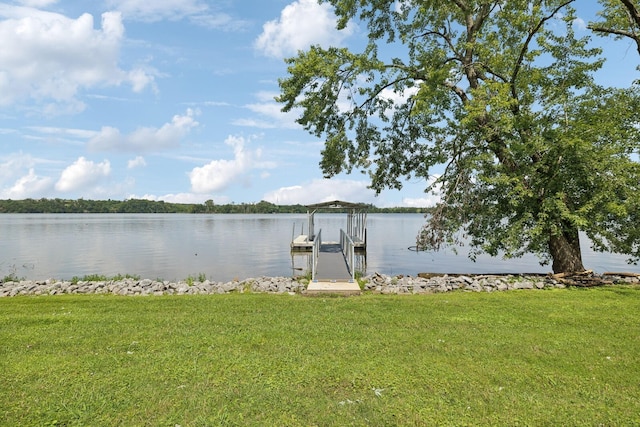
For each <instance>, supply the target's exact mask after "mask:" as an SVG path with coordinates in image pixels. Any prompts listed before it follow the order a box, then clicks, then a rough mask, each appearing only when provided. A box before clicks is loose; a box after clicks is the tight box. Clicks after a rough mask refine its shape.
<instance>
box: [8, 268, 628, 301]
mask: <svg viewBox="0 0 640 427" xmlns="http://www.w3.org/2000/svg"><path fill="white" fill-rule="evenodd" d="M600 279H602V280H603V281H606V282H605V283H635V284H637V283H639V282H640V280H639V278H638V277H623V276H617V275H613V276H612V275H608V276H605V275H603V276H601V277H600ZM360 282H361V283H363V284H362V285H361V288H362V289H363V290H364V291H369V292H372V293H380V294H429V293H439V292H451V291H467V292H501V291H508V290H519V289H553V288H565V287H566V286H567V285H566V284H565V283H564V281H562V280H559V279H556V278H554V277H553V276H551V275H546V276H545V275H518V274H506V275H492V274H482V275H447V274H445V275H426V274H425V275H418V276H413V277H412V276H402V275H400V276H389V275H384V274H379V273H373V274H371V275H368V276H365V277H363V278H362V279H360ZM308 283H309V282H308V280H307V279H304V278H294V277H259V278H248V279H244V280H233V281H230V282H214V281H209V280H205V281H204V282H198V281H193V282H191V281H190V282H186V281H178V282H170V281H158V280H149V279H142V280H136V279H132V278H127V279H123V280H107V281H77V282H71V281H61V280H54V279H47V280H20V281H7V282H0V297H14V296H20V295H63V294H111V295H122V296H161V295H211V294H226V293H231V292H237V293H276V294H284V293H289V294H304V293H306V288H307V285H308Z"/></svg>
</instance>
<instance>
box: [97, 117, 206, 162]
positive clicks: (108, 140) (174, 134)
mask: <svg viewBox="0 0 640 427" xmlns="http://www.w3.org/2000/svg"><path fill="white" fill-rule="evenodd" d="M198 114H199V113H198V111H195V110H192V109H190V108H189V109H187V111H186V112H185V114H183V115H178V114H176V115H175V116H173V118H172V119H171V122H169V123H165V124H164V125H162V126H161V127H159V128H155V127H141V128H138V129H136V130H135V131H133V132H132V133H130V134H128V135H123V134H121V133H120V130H119V129H117V128H114V127H111V126H104V127H103V128H102V129H101V130H100V132H99V133H98V134H97V135H95V136H94V137H93V138H91V139H90V140H89V144H88V145H89V148H90V149H92V150H116V151H134V152H139V151H157V150H163V149H168V148H173V147H177V146H179V145H180V142H181V141H182V139H183V138H184V137H185V136H186V135H187V134H188V133H189V132H190V131H191V129H193V128H195V127H197V126H198V125H199V123H198V122H197V121H196V120H195V118H194V117H195V116H196V115H198Z"/></svg>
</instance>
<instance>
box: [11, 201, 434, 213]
mask: <svg viewBox="0 0 640 427" xmlns="http://www.w3.org/2000/svg"><path fill="white" fill-rule="evenodd" d="M366 206H367V210H368V212H371V213H426V212H427V211H428V209H427V208H408V207H393V208H378V207H376V206H374V205H372V204H369V205H366ZM306 212H307V207H306V206H304V205H299V204H298V205H276V204H273V203H270V202H266V201H264V200H262V201H260V202H258V203H240V204H235V203H228V204H221V205H217V204H215V203H214V202H213V200H207V201H206V202H204V203H169V202H164V201H153V200H146V199H128V200H85V199H76V200H69V199H58V198H56V199H44V198H43V199H22V200H11V199H8V200H0V213H194V214H196V213H197V214H202V213H212V214H213V213H217V214H233V213H236V214H237V213H242V214H265V213H270V214H271V213H274V214H275V213H306ZM332 212H340V210H337V211H334V210H332Z"/></svg>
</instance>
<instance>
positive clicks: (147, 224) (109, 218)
mask: <svg viewBox="0 0 640 427" xmlns="http://www.w3.org/2000/svg"><path fill="white" fill-rule="evenodd" d="M423 222H424V217H423V215H421V214H370V215H369V216H368V218H367V236H368V237H367V243H368V247H367V255H366V260H364V259H361V260H360V261H361V263H363V267H364V268H365V269H366V273H373V272H379V273H383V274H390V275H393V274H405V275H416V274H417V273H420V272H434V273H546V272H549V271H550V270H551V268H550V266H540V264H539V263H538V260H537V258H535V257H533V256H525V257H523V258H519V259H515V260H502V259H500V258H491V257H488V256H481V257H478V259H477V261H476V262H473V261H471V260H469V259H468V258H467V255H466V254H467V252H466V250H465V248H460V249H461V250H460V251H459V254H458V255H456V254H455V253H453V251H452V250H445V251H441V252H436V253H431V252H415V251H411V250H409V249H408V248H409V247H410V246H413V245H415V236H416V234H417V233H418V231H419V230H420V227H421V225H422V224H423ZM315 224H316V225H315V228H316V231H318V230H319V229H322V238H323V240H325V241H326V240H335V241H337V240H339V230H340V228H346V215H344V214H316V220H315ZM294 226H295V227H296V229H295V233H296V234H299V233H300V230H301V228H302V227H305V228H304V230H305V232H306V226H307V216H306V215H298V214H275V215H269V214H265V215H257V214H252V215H235V214H228V215H225V214H214V215H206V214H203V215H190V214H2V215H0V278H1V277H5V276H7V275H9V274H15V275H17V276H18V277H21V278H25V279H28V280H39V279H47V278H56V279H67V280H68V279H71V278H73V277H82V276H85V275H90V274H102V275H106V276H114V275H117V274H134V275H138V276H140V277H142V278H148V279H163V280H183V279H186V278H187V277H189V276H191V277H198V276H200V275H203V274H204V275H205V276H206V277H207V278H209V279H210V280H215V281H229V280H232V279H235V278H237V279H244V278H248V277H259V276H291V275H301V274H304V273H305V271H306V270H307V268H308V265H309V262H310V260H309V256H308V255H306V254H302V255H295V256H292V255H291V252H290V246H289V245H290V242H291V239H292V235H293V233H294ZM585 240H586V239H583V241H582V249H583V260H584V264H585V267H586V268H589V269H593V270H595V271H596V272H604V271H632V272H639V271H640V270H639V269H638V267H637V266H629V265H628V264H627V263H626V262H625V260H626V257H624V256H618V255H612V254H601V253H594V252H593V251H591V249H590V248H588V242H585Z"/></svg>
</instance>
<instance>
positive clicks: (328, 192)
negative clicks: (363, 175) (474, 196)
mask: <svg viewBox="0 0 640 427" xmlns="http://www.w3.org/2000/svg"><path fill="white" fill-rule="evenodd" d="M367 185H368V183H367V182H364V181H356V180H347V179H315V180H313V181H310V182H307V183H304V184H302V185H294V186H291V187H282V188H279V189H277V190H275V191H271V192H269V193H267V194H265V195H264V197H263V199H264V200H266V201H267V202H271V203H276V204H280V205H295V204H301V205H308V204H313V203H321V202H330V201H332V200H347V201H353V202H359V203H373V202H374V200H375V192H374V191H373V190H370V189H368V188H367Z"/></svg>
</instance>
